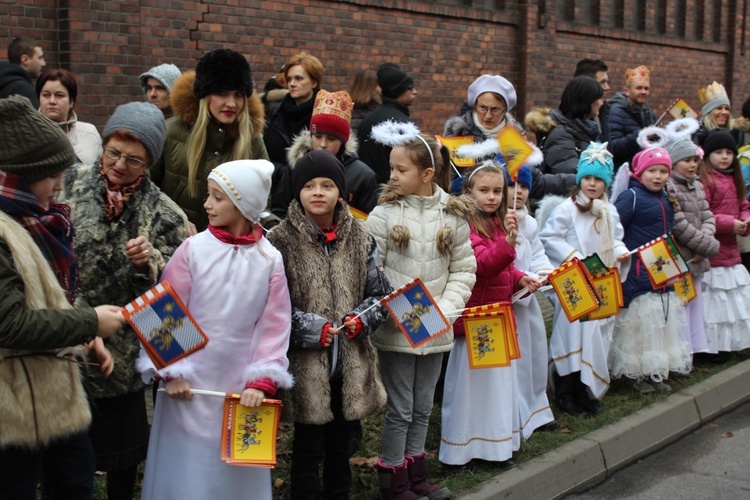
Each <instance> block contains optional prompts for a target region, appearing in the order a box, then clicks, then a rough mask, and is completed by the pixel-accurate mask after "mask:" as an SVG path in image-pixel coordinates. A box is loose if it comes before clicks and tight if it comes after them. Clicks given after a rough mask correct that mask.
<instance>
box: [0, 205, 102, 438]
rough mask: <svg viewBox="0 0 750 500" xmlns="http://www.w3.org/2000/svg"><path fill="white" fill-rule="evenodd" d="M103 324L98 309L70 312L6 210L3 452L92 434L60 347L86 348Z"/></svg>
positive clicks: (0, 386) (0, 303)
mask: <svg viewBox="0 0 750 500" xmlns="http://www.w3.org/2000/svg"><path fill="white" fill-rule="evenodd" d="M97 325H98V321H97V317H96V312H94V310H93V309H91V308H80V309H73V308H72V307H71V306H70V304H69V303H68V301H67V298H66V295H65V292H64V291H63V289H62V288H61V287H60V284H59V283H58V281H57V278H56V277H55V275H54V273H53V272H52V269H51V268H50V267H49V264H48V263H47V261H46V259H45V258H44V256H43V255H42V252H41V251H40V250H39V247H37V245H36V243H34V240H33V239H32V238H31V235H29V233H28V232H27V231H26V230H25V229H24V228H23V227H22V226H21V225H20V224H18V223H17V222H16V221H15V220H13V219H12V218H11V217H10V216H8V215H7V214H5V213H4V212H0V449H5V448H7V447H9V446H17V447H24V448H35V447H38V446H43V445H45V444H48V443H49V442H50V441H52V440H54V439H57V438H62V437H66V436H70V435H73V434H76V433H79V432H82V431H84V430H86V428H87V427H88V425H89V422H90V421H91V413H90V411H89V404H88V401H87V399H86V393H85V392H84V389H83V385H82V383H81V376H80V371H79V369H78V365H76V364H74V363H71V362H69V361H65V360H61V359H58V358H57V357H55V351H54V349H59V348H62V347H66V346H75V345H80V344H82V343H83V342H84V339H85V338H87V337H93V336H94V335H96V330H97Z"/></svg>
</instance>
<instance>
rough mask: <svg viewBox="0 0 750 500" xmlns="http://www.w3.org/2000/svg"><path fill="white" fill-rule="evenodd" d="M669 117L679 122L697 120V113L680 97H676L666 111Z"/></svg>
mask: <svg viewBox="0 0 750 500" xmlns="http://www.w3.org/2000/svg"><path fill="white" fill-rule="evenodd" d="M667 113H669V115H670V116H671V117H672V118H674V119H676V120H680V119H682V118H698V113H696V112H695V110H693V108H691V107H690V105H689V104H688V103H687V101H685V99H683V98H682V97H678V98H677V99H676V100H675V101H674V102H673V103H672V105H671V106H670V107H669V109H668V110H667Z"/></svg>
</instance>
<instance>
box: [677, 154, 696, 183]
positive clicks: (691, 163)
mask: <svg viewBox="0 0 750 500" xmlns="http://www.w3.org/2000/svg"><path fill="white" fill-rule="evenodd" d="M672 168H673V169H674V171H675V172H677V173H678V174H680V175H681V176H683V177H686V178H688V179H691V178H693V177H695V173H696V172H697V171H698V157H697V156H691V157H690V158H685V159H684V160H680V161H678V162H677V163H675V164H674V165H673V166H672Z"/></svg>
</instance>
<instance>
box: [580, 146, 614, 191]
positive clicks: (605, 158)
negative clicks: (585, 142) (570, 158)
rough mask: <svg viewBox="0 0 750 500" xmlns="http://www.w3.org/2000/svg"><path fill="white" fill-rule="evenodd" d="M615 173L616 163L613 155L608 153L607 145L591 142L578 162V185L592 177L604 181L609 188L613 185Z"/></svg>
mask: <svg viewBox="0 0 750 500" xmlns="http://www.w3.org/2000/svg"><path fill="white" fill-rule="evenodd" d="M613 171H614V161H613V160H612V153H610V152H609V151H607V143H606V142H605V143H603V144H602V143H599V142H591V143H590V144H589V146H588V147H587V148H586V149H585V150H584V151H583V152H582V153H581V158H580V159H579V160H578V173H577V175H576V184H580V183H581V179H583V178H584V177H587V176H589V175H592V176H594V177H596V178H597V179H601V180H603V181H604V184H606V185H607V187H609V186H610V185H611V184H612V172H613Z"/></svg>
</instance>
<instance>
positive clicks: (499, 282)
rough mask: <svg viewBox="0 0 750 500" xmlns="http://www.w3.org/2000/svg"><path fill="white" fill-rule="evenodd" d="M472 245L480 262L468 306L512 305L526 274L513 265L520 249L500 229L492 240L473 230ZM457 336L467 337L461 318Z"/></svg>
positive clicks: (456, 324) (455, 324)
mask: <svg viewBox="0 0 750 500" xmlns="http://www.w3.org/2000/svg"><path fill="white" fill-rule="evenodd" d="M498 229H500V228H499V227H498ZM471 246H472V247H473V248H474V257H476V259H477V282H476V284H475V285H474V289H473V290H472V293H471V298H470V299H469V302H467V303H466V307H474V306H480V305H484V304H492V303H494V302H510V300H511V298H512V297H513V293H514V292H515V291H516V287H517V286H518V282H519V281H520V280H521V278H523V277H524V276H525V275H524V273H523V272H521V271H519V270H518V269H516V268H515V266H514V265H513V261H514V260H515V258H516V250H515V249H514V248H513V247H511V246H510V245H508V242H507V241H505V233H504V232H503V231H502V229H500V230H499V231H498V232H497V234H496V235H495V237H494V238H488V237H486V236H482V235H481V234H479V233H477V232H476V231H474V229H473V228H472V230H471ZM453 333H454V335H455V336H456V337H463V336H465V335H466V332H465V329H464V322H463V320H462V319H461V318H459V319H458V320H456V322H455V323H454V324H453Z"/></svg>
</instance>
